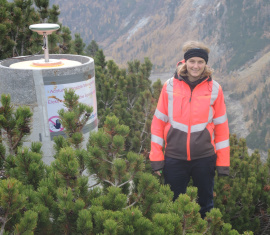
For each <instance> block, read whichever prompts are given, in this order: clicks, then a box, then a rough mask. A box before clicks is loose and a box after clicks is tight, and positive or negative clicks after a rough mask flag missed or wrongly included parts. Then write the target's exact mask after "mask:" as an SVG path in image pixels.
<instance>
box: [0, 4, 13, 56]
mask: <svg viewBox="0 0 270 235" xmlns="http://www.w3.org/2000/svg"><path fill="white" fill-rule="evenodd" d="M10 4H11V3H9V2H7V1H6V0H0V60H1V59H4V58H7V57H9V56H11V55H12V48H13V47H14V45H15V42H14V41H13V40H12V39H11V38H10V37H9V36H8V34H9V32H10V31H11V28H12V23H11V22H10V20H9V19H10V16H9V14H11V12H10V11H9V9H10Z"/></svg>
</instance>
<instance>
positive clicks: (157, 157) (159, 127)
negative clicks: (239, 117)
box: [149, 83, 169, 171]
mask: <svg viewBox="0 0 270 235" xmlns="http://www.w3.org/2000/svg"><path fill="white" fill-rule="evenodd" d="M166 89H167V83H165V84H164V86H163V88H162V91H161V94H160V97H159V100H158V104H157V108H156V111H155V114H154V117H153V120H152V125H151V151H150V155H149V158H150V162H151V166H152V169H153V171H157V170H161V169H163V167H164V154H163V145H164V128H165V125H166V123H167V122H168V121H169V118H168V93H167V91H166Z"/></svg>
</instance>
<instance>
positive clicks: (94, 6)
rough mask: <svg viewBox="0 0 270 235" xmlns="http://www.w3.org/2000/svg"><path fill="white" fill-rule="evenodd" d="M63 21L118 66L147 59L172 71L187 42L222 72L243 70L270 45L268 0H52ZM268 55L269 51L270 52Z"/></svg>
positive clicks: (269, 6)
mask: <svg viewBox="0 0 270 235" xmlns="http://www.w3.org/2000/svg"><path fill="white" fill-rule="evenodd" d="M50 3H51V4H59V6H60V11H61V15H60V20H61V21H62V22H63V23H64V24H65V25H67V26H69V27H70V29H71V31H72V32H77V33H80V34H81V36H82V38H83V39H84V41H85V42H86V43H87V44H88V43H90V41H91V40H93V39H94V40H95V41H97V43H98V44H99V45H101V46H102V47H103V49H104V52H105V55H106V56H108V57H111V58H113V59H114V60H115V61H116V62H117V63H118V64H125V62H126V61H130V60H133V59H143V58H144V57H146V56H147V57H149V58H150V60H151V61H152V63H153V64H154V67H155V69H159V70H168V69H169V68H171V67H174V66H175V63H176V62H177V60H179V59H181V58H182V52H181V47H182V45H183V43H184V42H185V41H186V40H190V39H199V40H203V41H205V42H206V43H208V44H209V45H211V49H212V57H211V61H210V63H211V64H212V65H214V67H215V68H216V69H217V70H218V71H228V70H229V71H230V70H235V69H238V68H240V67H241V66H242V65H244V64H245V63H246V62H247V61H249V60H250V59H252V58H254V56H256V54H257V53H259V52H260V51H262V50H263V49H265V48H266V47H267V45H268V44H269V42H270V26H269V17H270V13H269V12H270V3H269V1H268V0H256V1H254V0H238V1H234V0H192V1H190V0H165V1H159V0H148V1H142V0H129V1H125V0H103V1H98V0H91V1H84V0H77V1H76V4H74V1H72V0H65V1H59V0H51V1H50ZM267 50H269V49H268V48H267Z"/></svg>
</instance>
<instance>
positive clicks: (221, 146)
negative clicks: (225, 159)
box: [216, 139, 230, 150]
mask: <svg viewBox="0 0 270 235" xmlns="http://www.w3.org/2000/svg"><path fill="white" fill-rule="evenodd" d="M229 146H230V141H229V139H227V140H224V141H221V142H219V143H216V150H220V149H224V148H227V147H229Z"/></svg>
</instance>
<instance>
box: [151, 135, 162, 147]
mask: <svg viewBox="0 0 270 235" xmlns="http://www.w3.org/2000/svg"><path fill="white" fill-rule="evenodd" d="M151 141H152V142H154V143H157V144H159V145H160V146H162V147H163V143H164V140H163V139H162V138H160V137H159V136H156V135H151Z"/></svg>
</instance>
